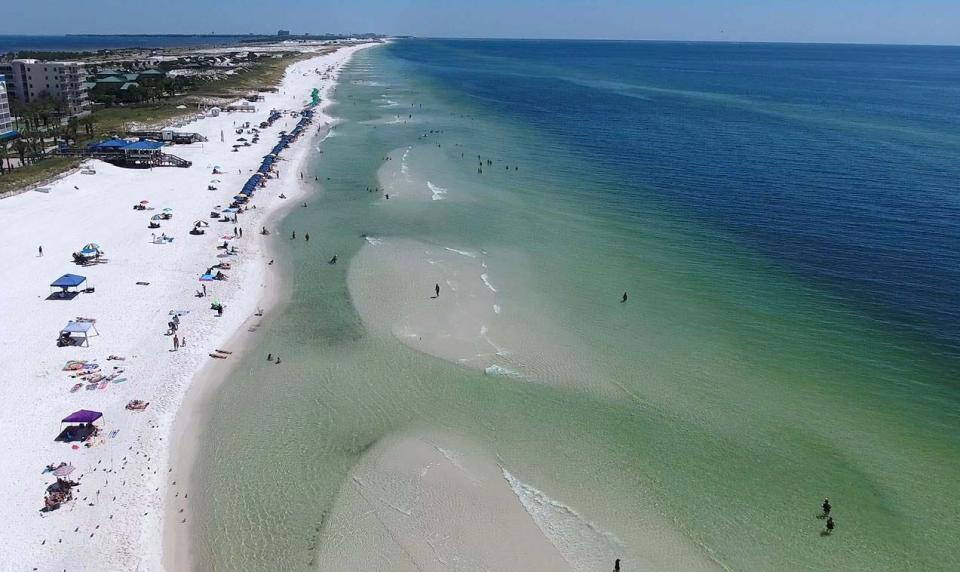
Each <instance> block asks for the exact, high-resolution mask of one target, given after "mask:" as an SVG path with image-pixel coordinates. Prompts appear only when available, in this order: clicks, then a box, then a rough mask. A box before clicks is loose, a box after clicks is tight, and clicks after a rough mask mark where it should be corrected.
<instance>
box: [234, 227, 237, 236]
mask: <svg viewBox="0 0 960 572" xmlns="http://www.w3.org/2000/svg"><path fill="white" fill-rule="evenodd" d="M233 236H237V227H233Z"/></svg>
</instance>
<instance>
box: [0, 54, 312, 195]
mask: <svg viewBox="0 0 960 572" xmlns="http://www.w3.org/2000/svg"><path fill="white" fill-rule="evenodd" d="M312 55H313V54H303V53H300V52H291V53H284V54H283V55H282V57H273V56H272V55H265V56H261V57H252V58H251V59H250V60H248V61H247V62H245V63H244V67H243V68H238V71H237V72H236V73H235V74H231V75H228V76H221V77H220V78H219V79H205V78H200V79H189V78H175V79H165V80H164V81H163V82H162V84H159V85H157V86H150V87H141V88H134V89H131V90H127V92H124V93H123V94H120V93H117V94H115V95H109V97H108V98H107V99H103V97H104V95H103V94H100V95H95V94H91V99H93V100H95V101H100V102H101V103H104V104H106V105H107V106H105V107H102V108H100V109H97V110H95V111H94V112H92V113H91V114H90V115H87V116H85V117H79V118H78V117H72V118H70V119H69V120H68V121H66V122H64V121H63V118H64V117H65V110H64V107H63V104H62V102H59V101H56V100H52V99H47V100H41V101H38V102H34V103H31V104H30V105H27V106H24V105H18V104H17V103H16V102H15V101H14V102H12V103H13V109H12V111H13V112H14V115H15V116H16V117H17V125H16V128H17V129H18V130H19V131H20V132H21V135H22V137H21V138H20V139H18V140H16V141H13V142H11V143H9V144H7V146H6V147H4V146H3V145H0V165H2V167H0V194H2V193H8V192H10V191H13V190H16V189H18V188H22V187H24V186H26V185H31V184H34V183H37V182H39V181H42V180H44V179H47V178H50V177H53V176H55V175H57V174H59V173H61V172H64V171H66V170H68V169H71V168H73V167H75V166H76V165H77V164H78V160H77V159H70V158H64V157H59V156H56V155H53V154H52V151H53V148H54V147H56V146H57V145H58V144H64V143H65V144H67V145H70V146H74V147H76V146H83V145H86V144H87V143H89V142H92V141H96V140H99V139H102V138H104V137H108V136H111V135H118V136H124V135H126V133H127V132H128V131H129V130H130V128H131V126H132V125H139V126H143V127H146V126H153V125H157V124H161V123H167V122H172V121H175V120H177V119H178V118H181V117H185V116H189V115H192V114H194V113H196V109H197V106H198V104H200V103H208V104H209V103H215V102H216V100H221V101H222V103H226V102H228V101H230V100H233V99H236V98H238V97H241V96H244V95H247V94H249V93H250V92H252V91H256V90H258V89H262V88H265V87H273V86H275V85H277V84H278V83H279V82H280V80H281V79H282V78H283V74H284V71H285V70H286V68H287V66H289V65H290V64H292V63H294V62H296V61H299V60H302V59H305V58H307V57H311V56H312ZM175 93H176V94H177V95H174V94H175ZM211 100H214V101H211ZM181 105H183V106H185V109H177V107H178V106H181ZM5 157H10V158H11V159H14V160H15V159H20V161H22V163H23V164H24V165H25V166H24V167H20V168H18V169H14V170H12V171H11V170H9V169H8V166H9V161H7V160H6V159H5Z"/></svg>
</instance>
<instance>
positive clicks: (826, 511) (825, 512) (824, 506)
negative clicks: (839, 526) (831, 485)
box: [820, 498, 833, 518]
mask: <svg viewBox="0 0 960 572" xmlns="http://www.w3.org/2000/svg"><path fill="white" fill-rule="evenodd" d="M820 508H822V509H823V518H826V517H828V516H830V509H832V508H833V507H832V506H831V505H830V499H828V498H826V499H823V504H822V505H820Z"/></svg>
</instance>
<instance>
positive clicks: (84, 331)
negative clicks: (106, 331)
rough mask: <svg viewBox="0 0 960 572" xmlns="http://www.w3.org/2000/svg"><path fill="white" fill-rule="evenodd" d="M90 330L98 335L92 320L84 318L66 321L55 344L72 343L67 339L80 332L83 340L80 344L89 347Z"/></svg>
mask: <svg viewBox="0 0 960 572" xmlns="http://www.w3.org/2000/svg"><path fill="white" fill-rule="evenodd" d="M90 330H93V333H94V334H95V335H97V336H99V335H100V332H98V331H97V326H96V325H95V323H94V322H92V321H86V320H84V321H81V322H75V321H73V320H70V321H69V322H67V325H66V326H64V327H63V328H62V329H61V330H60V340H58V342H57V345H64V346H66V345H74V344H73V343H71V342H69V340H71V339H73V334H81V335H83V342H82V343H81V344H80V345H82V346H87V347H90Z"/></svg>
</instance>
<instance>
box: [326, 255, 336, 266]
mask: <svg viewBox="0 0 960 572" xmlns="http://www.w3.org/2000/svg"><path fill="white" fill-rule="evenodd" d="M336 263H337V255H336V254H334V255H333V258H331V259H330V262H329V263H328V264H336Z"/></svg>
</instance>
